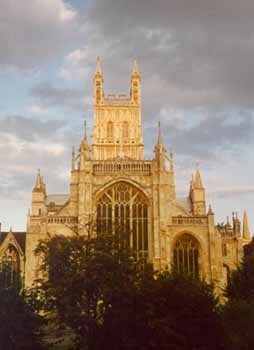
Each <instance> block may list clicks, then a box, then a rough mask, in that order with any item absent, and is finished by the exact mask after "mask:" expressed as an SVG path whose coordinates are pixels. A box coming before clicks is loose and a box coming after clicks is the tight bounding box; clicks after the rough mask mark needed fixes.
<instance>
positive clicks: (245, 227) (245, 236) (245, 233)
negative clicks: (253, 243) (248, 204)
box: [243, 210, 250, 239]
mask: <svg viewBox="0 0 254 350" xmlns="http://www.w3.org/2000/svg"><path fill="white" fill-rule="evenodd" d="M243 239H250V231H249V224H248V216H247V213H246V210H244V213H243Z"/></svg>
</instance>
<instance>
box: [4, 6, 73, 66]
mask: <svg viewBox="0 0 254 350" xmlns="http://www.w3.org/2000/svg"><path fill="white" fill-rule="evenodd" d="M0 6H1V13H0V43H1V44H0V49H1V55H0V69H1V66H2V68H3V67H17V68H22V69H28V68H29V69H30V68H34V67H38V65H39V64H42V63H43V62H46V61H48V60H49V59H56V57H57V56H58V57H59V55H61V54H63V52H65V51H66V49H67V50H68V48H69V49H70V48H71V47H72V45H73V43H76V42H77V41H76V39H77V37H78V33H79V31H78V27H77V24H78V22H79V18H78V13H77V12H76V11H75V9H74V8H72V7H71V6H70V5H69V4H67V3H66V2H65V1H64V0H43V1H42V0H26V1H19V0H13V1H9V0H1V5H0Z"/></svg>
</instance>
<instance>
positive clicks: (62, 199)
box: [46, 194, 69, 205]
mask: <svg viewBox="0 0 254 350" xmlns="http://www.w3.org/2000/svg"><path fill="white" fill-rule="evenodd" d="M68 199H69V195H68V194H50V195H48V196H47V197H46V205H49V204H50V203H55V205H64V204H65V203H66V202H67V200H68Z"/></svg>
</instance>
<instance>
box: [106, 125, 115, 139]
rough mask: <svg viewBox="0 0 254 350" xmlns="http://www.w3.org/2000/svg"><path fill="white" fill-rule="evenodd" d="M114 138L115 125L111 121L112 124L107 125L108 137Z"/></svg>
mask: <svg viewBox="0 0 254 350" xmlns="http://www.w3.org/2000/svg"><path fill="white" fill-rule="evenodd" d="M113 136H114V125H113V123H112V122H111V121H110V122H108V124H107V137H108V138H109V139H112V138H113Z"/></svg>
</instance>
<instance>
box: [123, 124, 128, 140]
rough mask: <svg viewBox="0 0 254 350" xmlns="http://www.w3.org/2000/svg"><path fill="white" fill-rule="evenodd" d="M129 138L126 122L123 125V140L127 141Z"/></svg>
mask: <svg viewBox="0 0 254 350" xmlns="http://www.w3.org/2000/svg"><path fill="white" fill-rule="evenodd" d="M128 138H129V124H128V122H126V121H125V122H124V123H123V139H124V140H128Z"/></svg>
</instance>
